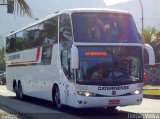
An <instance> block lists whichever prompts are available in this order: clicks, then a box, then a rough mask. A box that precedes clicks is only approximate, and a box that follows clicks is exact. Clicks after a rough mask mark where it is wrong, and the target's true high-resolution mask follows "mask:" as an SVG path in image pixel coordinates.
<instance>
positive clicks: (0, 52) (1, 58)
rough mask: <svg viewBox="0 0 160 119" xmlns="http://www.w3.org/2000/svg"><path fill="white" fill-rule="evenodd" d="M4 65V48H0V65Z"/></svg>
mask: <svg viewBox="0 0 160 119" xmlns="http://www.w3.org/2000/svg"><path fill="white" fill-rule="evenodd" d="M4 65H5V48H4V47H3V48H2V49H0V66H4Z"/></svg>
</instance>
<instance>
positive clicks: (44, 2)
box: [0, 0, 129, 47]
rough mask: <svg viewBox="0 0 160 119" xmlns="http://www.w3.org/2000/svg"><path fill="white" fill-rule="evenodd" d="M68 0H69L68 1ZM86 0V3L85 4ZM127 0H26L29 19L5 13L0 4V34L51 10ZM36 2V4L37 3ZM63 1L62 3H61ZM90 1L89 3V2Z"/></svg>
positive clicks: (16, 28)
mask: <svg viewBox="0 0 160 119" xmlns="http://www.w3.org/2000/svg"><path fill="white" fill-rule="evenodd" d="M68 1H71V3H69V2H68ZM86 1H87V3H88V4H85V3H86ZM127 1H129V0H81V2H80V1H78V0H77V1H76V0H54V2H53V0H26V2H27V3H28V5H29V6H30V7H31V9H32V12H33V14H34V18H33V19H30V18H28V17H27V16H24V17H20V16H16V15H14V14H8V13H7V7H6V6H0V36H2V37H5V36H6V35H7V34H8V33H10V32H12V31H15V30H18V29H20V28H22V27H24V26H26V25H28V24H30V23H32V22H34V21H36V20H35V19H37V18H38V19H39V18H42V17H45V16H47V15H48V14H51V13H53V11H54V12H55V11H60V10H62V9H67V8H70V7H71V8H75V7H90V5H91V7H102V8H106V7H107V6H108V5H113V4H117V3H121V2H127ZM37 3H38V4H37ZM62 3H63V4H62ZM77 3H78V4H77ZM89 3H90V4H89ZM1 45H2V39H0V47H1Z"/></svg>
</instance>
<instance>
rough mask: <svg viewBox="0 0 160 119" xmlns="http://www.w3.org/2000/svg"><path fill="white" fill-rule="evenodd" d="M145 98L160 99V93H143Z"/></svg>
mask: <svg viewBox="0 0 160 119" xmlns="http://www.w3.org/2000/svg"><path fill="white" fill-rule="evenodd" d="M143 97H144V98H149V99H160V95H148V94H143Z"/></svg>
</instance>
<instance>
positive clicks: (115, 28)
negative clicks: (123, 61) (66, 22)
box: [72, 13, 140, 43]
mask: <svg viewBox="0 0 160 119" xmlns="http://www.w3.org/2000/svg"><path fill="white" fill-rule="evenodd" d="M72 21H73V32H74V40H75V42H102V43H104V42H105V43H139V42H140V39H139V37H138V32H137V29H136V26H135V24H134V21H133V18H132V17H131V16H130V15H125V14H116V13H73V14H72Z"/></svg>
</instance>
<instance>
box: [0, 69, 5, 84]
mask: <svg viewBox="0 0 160 119" xmlns="http://www.w3.org/2000/svg"><path fill="white" fill-rule="evenodd" d="M0 84H1V85H5V84H6V72H0Z"/></svg>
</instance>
